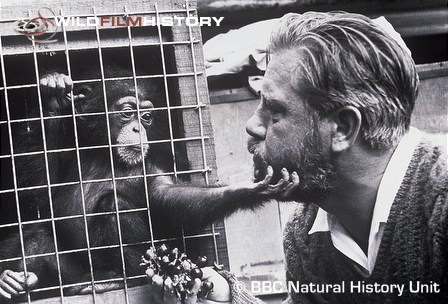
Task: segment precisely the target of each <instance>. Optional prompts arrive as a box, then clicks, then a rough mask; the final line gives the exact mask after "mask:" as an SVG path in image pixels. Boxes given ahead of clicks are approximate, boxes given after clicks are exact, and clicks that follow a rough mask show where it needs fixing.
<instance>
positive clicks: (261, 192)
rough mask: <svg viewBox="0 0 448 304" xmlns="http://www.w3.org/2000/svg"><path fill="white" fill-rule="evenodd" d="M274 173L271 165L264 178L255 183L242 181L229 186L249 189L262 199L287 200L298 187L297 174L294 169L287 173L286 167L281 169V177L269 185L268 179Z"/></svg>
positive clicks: (235, 188)
mask: <svg viewBox="0 0 448 304" xmlns="http://www.w3.org/2000/svg"><path fill="white" fill-rule="evenodd" d="M273 174H274V170H273V169H272V167H271V166H268V168H267V170H266V176H265V178H264V179H263V180H262V181H260V182H257V183H251V182H250V183H243V184H236V185H233V186H229V188H230V189H231V190H250V191H251V192H252V193H254V194H255V196H257V197H260V198H262V199H278V200H287V199H289V198H290V197H291V195H292V194H293V193H294V191H295V190H296V189H297V188H298V187H299V182H300V179H299V175H298V174H297V173H296V172H295V171H294V172H292V173H291V174H289V172H288V170H286V168H283V169H282V171H281V175H282V178H281V179H280V180H279V181H278V182H277V184H275V185H270V184H269V183H270V181H271V179H272V176H273Z"/></svg>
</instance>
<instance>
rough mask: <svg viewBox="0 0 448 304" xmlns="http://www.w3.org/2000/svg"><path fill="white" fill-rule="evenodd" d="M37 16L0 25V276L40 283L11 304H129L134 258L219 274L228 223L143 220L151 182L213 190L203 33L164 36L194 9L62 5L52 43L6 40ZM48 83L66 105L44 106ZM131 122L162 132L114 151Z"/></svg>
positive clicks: (14, 15) (15, 15) (11, 11)
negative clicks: (109, 287)
mask: <svg viewBox="0 0 448 304" xmlns="http://www.w3.org/2000/svg"><path fill="white" fill-rule="evenodd" d="M41 9H42V8H41V7H39V6H37V5H34V6H33V5H27V6H22V5H15V6H11V7H3V8H2V16H1V20H0V33H1V40H0V59H1V61H0V63H1V73H2V75H1V77H0V101H1V121H0V128H1V156H0V160H1V167H2V170H1V187H0V199H1V200H0V210H1V212H0V242H1V247H2V248H7V249H8V250H1V251H0V253H1V256H0V270H4V269H8V267H10V265H21V267H23V271H24V275H25V277H26V276H27V273H28V272H29V271H30V269H31V270H34V269H36V268H39V269H40V270H41V271H43V272H44V273H46V275H45V276H44V277H42V278H39V279H40V281H39V286H38V288H35V289H33V290H31V291H27V292H26V293H23V294H22V295H21V296H20V297H18V298H17V299H19V300H22V301H28V302H32V301H33V300H35V299H38V298H42V297H49V296H55V297H58V299H59V300H60V301H61V302H64V301H66V300H65V299H66V297H67V295H68V294H70V293H74V290H75V291H76V290H78V291H79V290H80V289H82V288H84V287H85V288H87V290H88V289H89V286H90V287H91V293H92V296H91V300H92V301H93V302H95V300H96V297H97V293H98V289H97V288H94V286H96V285H98V284H100V283H117V284H118V286H120V287H122V290H123V291H124V292H123V298H122V299H120V300H118V299H117V302H125V303H129V302H133V301H130V300H129V292H128V289H129V288H130V287H132V286H134V285H137V284H140V283H142V282H144V278H145V276H144V274H143V270H141V269H138V263H139V257H138V255H141V254H142V253H143V252H144V251H145V249H147V248H148V247H149V246H151V245H157V244H160V243H167V244H169V245H171V246H173V247H178V248H180V250H182V251H185V252H187V254H189V255H190V256H197V255H199V254H203V255H208V256H209V257H210V258H211V259H213V260H216V262H217V263H220V264H224V265H225V266H227V265H228V261H227V252H226V243H225V230H224V225H223V222H217V223H215V224H213V225H211V226H209V227H206V228H201V229H199V228H197V227H187V226H185V225H180V226H176V225H172V224H171V223H169V220H168V218H169V214H166V215H165V216H162V217H161V216H155V215H154V214H152V213H151V211H152V207H151V203H152V202H151V199H150V198H149V196H148V191H151V180H152V178H154V177H158V176H166V177H167V178H171V179H173V180H175V181H177V180H185V181H188V182H192V183H195V184H203V185H205V184H210V183H214V182H215V181H216V180H217V176H216V161H215V154H214V143H213V132H212V127H211V122H210V112H209V100H208V93H207V87H206V79H205V74H204V66H203V57H202V56H203V55H202V44H201V34H200V29H199V26H197V25H196V26H187V25H186V24H185V23H182V24H181V23H179V24H174V25H173V24H171V26H164V25H163V24H161V23H160V22H159V21H160V20H162V19H163V18H164V17H170V18H178V20H181V18H184V19H182V20H185V18H189V17H196V16H197V11H196V3H195V1H190V2H189V1H185V2H182V1H160V2H158V3H157V2H155V1H137V2H132V3H131V2H129V1H114V2H113V3H111V2H109V1H81V2H76V3H74V2H72V3H62V4H58V7H55V6H52V7H51V8H45V9H46V12H47V13H48V11H51V12H54V16H52V17H56V18H63V19H61V20H69V22H66V23H64V22H62V23H61V24H60V25H59V26H56V30H54V32H53V33H46V35H47V37H49V38H48V39H47V40H48V41H46V42H44V43H41V42H42V41H41V42H39V41H37V39H38V38H36V37H35V38H34V39H33V38H31V39H30V37H29V36H30V35H28V36H27V35H24V34H23V33H20V32H17V31H14V27H15V26H17V25H18V23H17V22H18V20H25V21H24V22H28V21H29V20H33V19H36V20H37V19H39V18H40V19H39V20H40V21H39V20H37V21H38V25H39V22H41V21H42V18H41V17H42V16H41V15H40V13H39V15H38V16H39V18H36V14H37V13H36V12H40V11H39V10H41ZM89 18H90V19H89ZM91 18H95V20H97V21H98V20H102V21H101V22H96V23H95V24H93V23H91V24H89V20H93V19H91ZM142 18H148V19H149V20H152V21H150V23H149V24H147V25H145V24H142V23H138V20H140V21H141V20H143V19H142ZM44 19H45V18H44ZM73 20H75V21H73ZM51 25H52V26H54V24H53V23H52V24H51ZM47 29H48V24H47ZM50 34H51V35H50ZM50 36H51V37H50ZM50 40H51V41H50ZM48 42H50V43H48ZM46 75H65V76H68V77H69V78H70V79H71V81H72V83H73V92H72V93H71V94H68V95H66V96H63V97H62V98H59V99H57V103H55V100H54V99H51V98H50V97H48V95H49V93H48V90H50V89H51V86H52V85H54V83H53V84H49V83H46V86H42V81H43V80H44V82H46V81H47V82H51V80H48V79H51V77H50V78H48V77H47V76H46ZM46 77H47V78H46ZM53 79H56V80H54V81H55V82H56V87H59V86H58V83H57V82H58V80H57V79H58V78H57V77H56V76H54V77H53ZM67 86H68V85H67ZM123 91H128V92H131V93H132V94H130V97H132V98H131V99H133V100H137V102H134V104H133V105H134V106H133V107H117V106H116V104H114V103H112V100H114V99H116V98H117V96H121V95H126V94H123V93H125V92H123ZM59 93H60V92H59ZM59 93H57V92H56V93H55V94H59ZM65 93H66V92H63V93H61V94H62V95H63V94H65ZM145 94H146V95H145ZM128 95H129V94H128ZM79 96H83V98H80V100H81V101H79V100H78V97H79ZM134 97H135V98H134ZM126 98H127V97H126ZM86 99H90V101H89V103H86V102H85V100H86ZM147 99H149V101H150V103H151V106H150V107H147V106H145V104H144V102H145V101H146V100H147ZM60 100H63V103H64V104H61V101H60ZM92 100H94V101H92ZM94 102H95V105H94V106H91V105H92V103H94ZM123 103H125V102H123ZM125 104H126V103H125ZM89 105H90V106H89ZM131 116H135V117H138V120H139V121H141V120H145V119H146V118H147V119H148V120H151V121H152V120H157V121H158V123H159V124H158V128H157V130H155V131H154V132H153V134H148V136H147V137H148V138H146V137H145V136H144V135H142V134H143V132H142V130H138V131H137V130H136V133H139V134H140V140H139V142H138V143H137V144H136V143H134V142H133V143H127V142H126V141H116V140H114V132H115V131H114V126H115V123H114V122H115V121H116V120H117V119H127V118H129V117H131ZM138 128H141V127H138ZM131 146H132V147H133V149H124V150H126V151H129V150H132V151H133V152H132V154H131V156H132V157H131V158H132V159H137V162H138V163H139V164H140V165H139V166H133V168H135V169H132V170H123V169H122V167H123V164H122V162H121V163H120V160H119V159H117V156H116V153H115V151H117V150H118V151H119V150H120V149H121V148H129V147H131ZM148 146H149V148H148ZM148 149H149V152H148ZM128 156H129V155H128ZM148 164H149V165H148ZM154 164H157V165H158V166H157V168H158V170H155V171H154V170H151V165H154ZM159 164H162V165H160V166H159ZM125 167H126V166H125ZM98 193H103V194H104V195H103V196H101V197H98ZM93 201H95V203H93ZM106 201H107V202H113V204H112V206H106V203H105V202H106ZM128 201H137V202H138V203H137V204H127V203H126V202H128ZM123 202H125V203H123ZM93 206H95V207H93ZM42 240H44V241H42ZM9 249H10V250H9ZM14 249H16V250H14ZM17 252H19V254H17ZM67 274H69V275H67Z"/></svg>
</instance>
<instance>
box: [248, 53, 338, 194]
mask: <svg viewBox="0 0 448 304" xmlns="http://www.w3.org/2000/svg"><path fill="white" fill-rule="evenodd" d="M296 57H297V54H296V53H295V52H293V51H289V50H288V51H283V52H281V53H278V54H275V56H274V57H273V59H272V60H271V61H270V62H269V66H268V69H267V71H266V74H265V77H264V81H263V88H262V98H261V102H260V105H259V106H258V108H257V110H256V111H255V113H254V115H253V116H252V117H251V118H250V119H249V121H248V122H247V125H246V130H247V133H249V135H250V136H251V137H250V139H249V142H248V150H249V152H250V153H252V154H253V155H254V157H253V159H254V177H255V180H261V179H263V178H264V176H265V173H266V167H267V166H268V165H271V166H272V167H273V169H274V172H275V173H277V175H276V176H274V180H276V177H277V178H279V176H278V175H279V172H280V170H281V169H282V168H283V167H285V168H286V169H288V171H289V172H290V173H291V172H293V171H296V172H297V173H298V174H299V177H300V187H299V190H298V191H297V192H296V193H295V195H297V196H295V197H294V199H298V200H302V201H314V200H317V199H322V198H324V197H325V196H326V195H327V194H328V192H329V191H330V189H331V184H330V183H331V179H332V176H333V175H334V172H333V170H332V166H331V163H330V160H329V155H330V150H329V144H328V145H327V146H326V145H325V143H324V140H323V137H322V136H321V132H320V122H319V119H318V118H317V116H316V115H312V114H310V111H308V110H307V109H306V106H305V101H304V100H302V99H301V98H300V97H298V96H297V94H296V93H295V92H294V90H293V87H292V84H291V75H292V72H293V69H292V61H293V60H297V59H296ZM313 116H315V117H314V118H313ZM325 142H328V140H325Z"/></svg>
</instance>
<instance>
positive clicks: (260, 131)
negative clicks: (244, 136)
mask: <svg viewBox="0 0 448 304" xmlns="http://www.w3.org/2000/svg"><path fill="white" fill-rule="evenodd" d="M246 132H247V133H248V134H249V135H250V136H252V137H254V138H256V139H259V140H264V139H265V138H266V127H265V125H264V123H263V119H262V118H261V116H260V115H259V111H256V112H255V113H254V115H252V117H251V118H249V120H248V121H247V123H246Z"/></svg>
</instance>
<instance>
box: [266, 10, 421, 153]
mask: <svg viewBox="0 0 448 304" xmlns="http://www.w3.org/2000/svg"><path fill="white" fill-rule="evenodd" d="M286 50H295V51H296V53H297V57H296V58H291V64H293V65H295V67H294V72H293V73H292V75H291V77H292V79H291V81H292V85H293V87H294V89H295V90H296V92H297V94H298V96H301V97H303V98H305V100H306V101H307V105H308V106H309V107H310V108H312V109H314V110H317V112H318V113H319V116H320V117H322V116H323V115H325V114H327V113H329V112H331V111H333V110H335V109H338V108H340V107H343V106H348V105H350V106H354V107H356V108H358V109H359V110H360V112H361V114H362V126H361V132H362V137H363V138H364V140H365V141H366V142H367V143H369V144H370V145H371V146H372V147H374V148H380V149H381V148H387V147H391V146H392V145H394V144H396V143H397V142H398V141H399V139H400V138H401V137H402V136H403V134H404V133H405V132H406V131H407V130H408V129H409V125H410V120H411V113H412V110H413V108H414V103H415V99H416V98H417V93H418V76H417V73H416V70H415V64H414V61H413V60H412V58H411V56H410V54H409V52H408V50H405V49H403V48H402V47H401V46H400V45H399V44H398V43H397V41H396V40H395V39H393V38H392V37H391V36H389V34H387V33H386V32H385V31H384V30H383V29H382V28H381V27H380V26H378V25H376V24H375V23H374V22H373V21H372V20H371V19H369V18H367V17H365V16H362V15H358V14H350V13H345V12H330V13H317V12H308V13H305V14H302V15H299V14H287V15H285V16H283V17H282V18H281V19H280V22H279V25H278V26H277V28H276V29H274V31H273V32H272V35H271V43H270V45H269V52H270V53H272V54H273V55H275V53H280V52H282V51H286Z"/></svg>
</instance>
